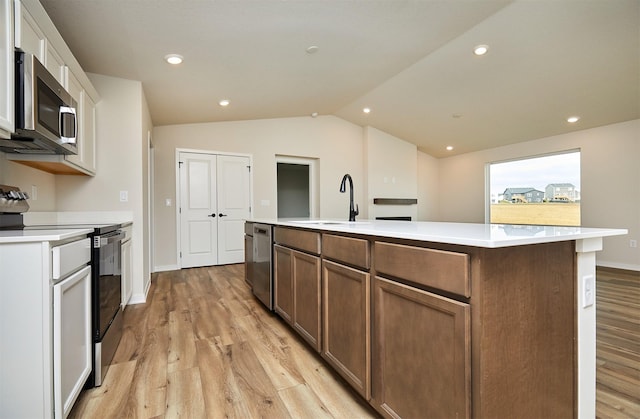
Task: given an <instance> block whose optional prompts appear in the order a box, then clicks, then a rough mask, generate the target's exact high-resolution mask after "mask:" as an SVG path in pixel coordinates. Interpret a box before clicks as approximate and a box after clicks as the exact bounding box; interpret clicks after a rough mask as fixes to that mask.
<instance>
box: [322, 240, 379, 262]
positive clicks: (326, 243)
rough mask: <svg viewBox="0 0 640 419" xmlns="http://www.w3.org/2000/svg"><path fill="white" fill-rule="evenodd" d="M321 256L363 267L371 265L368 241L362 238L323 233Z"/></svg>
mask: <svg viewBox="0 0 640 419" xmlns="http://www.w3.org/2000/svg"><path fill="white" fill-rule="evenodd" d="M322 256H324V257H326V258H328V259H334V260H338V261H340V262H345V263H348V264H349V265H353V266H359V267H361V268H364V269H369V267H370V266H371V259H370V257H369V241H367V240H364V239H356V238H352V237H343V236H336V235H333V234H323V235H322Z"/></svg>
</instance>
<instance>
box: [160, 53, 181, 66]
mask: <svg viewBox="0 0 640 419" xmlns="http://www.w3.org/2000/svg"><path fill="white" fill-rule="evenodd" d="M164 59H165V60H166V61H167V62H168V63H169V64H174V65H175V64H180V63H181V62H182V60H183V57H182V55H178V54H168V55H165V56H164Z"/></svg>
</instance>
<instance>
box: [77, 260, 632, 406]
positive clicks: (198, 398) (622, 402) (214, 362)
mask: <svg viewBox="0 0 640 419" xmlns="http://www.w3.org/2000/svg"><path fill="white" fill-rule="evenodd" d="M597 276H598V277H597V298H598V303H597V310H598V311H597V313H598V314H597V316H598V317H597V325H598V342H597V345H598V347H597V350H598V352H597V358H598V360H597V362H598V370H597V405H596V410H597V415H598V417H599V418H603V419H604V418H640V394H639V393H640V369H639V368H640V276H639V275H638V274H636V273H630V272H628V271H618V270H609V269H606V270H603V269H599V270H598V275H597ZM243 278H244V267H243V265H227V266H217V267H206V268H196V269H184V270H181V271H172V272H163V273H159V274H154V275H153V282H152V285H151V289H150V291H149V298H148V302H147V303H146V304H141V305H136V306H129V307H127V309H126V311H125V334H124V336H123V339H122V341H121V343H120V346H119V348H118V351H117V353H116V355H115V362H116V363H115V365H113V366H112V367H111V369H110V370H109V373H108V374H107V377H106V380H105V382H104V383H103V385H102V386H101V387H98V388H95V389H92V390H88V391H84V392H83V393H82V394H81V395H80V397H79V399H78V401H77V402H76V405H75V407H74V409H73V411H72V412H71V415H70V417H72V418H162V417H164V418H174V417H184V418H207V417H208V418H278V419H280V418H288V417H291V418H320V417H327V418H330V417H334V418H371V417H377V414H376V412H374V411H373V410H372V409H371V408H370V407H369V406H367V405H365V404H364V403H362V402H361V401H360V399H359V398H358V396H356V395H355V393H353V392H352V391H351V389H350V388H349V387H348V386H347V385H346V384H345V383H344V382H343V381H342V380H341V379H340V378H339V377H337V376H336V375H335V374H334V373H333V372H332V371H331V370H330V369H329V368H328V367H327V366H326V365H325V364H324V362H323V361H322V359H320V357H319V356H317V355H315V354H313V353H312V352H311V350H310V348H309V347H308V346H307V345H306V344H305V343H304V342H303V341H301V340H300V339H299V338H298V337H297V336H296V335H295V333H293V332H292V331H291V329H290V328H289V327H288V326H287V325H286V324H285V323H283V322H282V321H281V320H280V319H279V318H277V317H276V316H275V315H273V314H269V313H268V312H267V311H265V310H264V309H263V307H262V306H261V305H260V303H258V302H257V300H255V299H254V298H253V296H252V295H251V293H250V291H249V289H248V288H247V286H246V284H245V283H244V279H243Z"/></svg>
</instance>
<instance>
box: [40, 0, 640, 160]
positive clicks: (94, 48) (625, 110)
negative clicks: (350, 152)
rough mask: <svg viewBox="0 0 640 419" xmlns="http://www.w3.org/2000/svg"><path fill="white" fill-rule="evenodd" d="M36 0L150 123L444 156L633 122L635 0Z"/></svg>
mask: <svg viewBox="0 0 640 419" xmlns="http://www.w3.org/2000/svg"><path fill="white" fill-rule="evenodd" d="M41 3H42V4H43V5H44V7H45V9H46V10H47V12H48V13H49V15H50V16H51V19H52V20H53V22H54V23H55V25H56V26H57V27H58V29H59V31H60V33H61V34H62V36H63V37H64V39H65V40H66V41H67V43H68V44H69V47H70V48H71V50H72V51H73V52H74V54H75V55H76V58H77V59H78V61H79V62H80V64H81V65H82V67H83V68H84V69H85V71H88V72H93V73H99V74H104V75H110V76H115V77H121V78H126V79H133V80H140V81H142V84H143V87H144V91H145V96H146V98H147V102H148V105H149V109H150V112H151V116H152V119H153V123H154V125H169V124H183V123H194V122H210V121H233V120H249V119H262V118H277V117H293V116H309V115H311V114H312V113H313V112H317V113H319V114H320V115H336V116H339V117H341V118H343V119H346V120H348V121H351V122H353V123H355V124H358V125H362V126H366V125H370V126H373V127H375V128H378V129H380V130H382V131H385V132H388V133H390V134H392V135H394V136H397V137H399V138H402V139H404V140H407V141H410V142H412V143H415V144H417V145H418V147H419V148H420V149H421V150H423V151H425V152H427V153H429V154H431V155H432V156H435V157H444V156H448V155H453V154H458V153H465V152H470V151H475V150H480V149H486V148H490V147H496V146H500V145H505V144H510V143H515V142H520V141H526V140H531V139H535V138H541V137H546V136H550V135H555V134H560V133H565V132H569V131H574V130H580V129H586V128H592V127H596V126H601V125H607V124H611V123H616V122H621V121H627V120H631V119H637V118H640V0H575V1H568V0H562V1H560V0H521V1H514V2H511V1H502V0H495V1H493V0H492V1H489V0H474V1H471V0H461V1H456V0H182V1H176V0H154V1H149V0H90V1H88V0H41ZM478 44H487V45H489V47H490V50H489V53H488V54H487V55H485V56H483V57H476V56H474V55H473V53H472V49H473V47H474V46H476V45H478ZM312 45H315V46H318V47H319V49H318V51H317V52H316V53H315V54H308V53H306V51H305V50H306V48H307V47H309V46H312ZM169 53H177V54H180V55H183V56H184V63H183V64H181V65H180V66H170V65H169V64H167V63H166V62H165V61H164V60H163V57H164V56H165V55H166V54H169ZM223 98H224V99H229V100H230V101H231V105H229V106H228V107H227V108H222V107H220V106H219V105H218V101H219V100H220V99H223ZM365 106H367V107H370V108H371V110H372V111H371V113H370V114H368V115H365V114H364V113H363V112H362V108H363V107H365ZM574 114H575V115H579V116H580V117H581V119H580V121H579V122H578V123H577V124H575V125H570V124H568V123H567V122H566V118H567V117H568V116H570V115H574ZM454 115H455V117H454ZM604 140H606V139H603V141H604ZM447 145H452V146H454V147H455V148H454V150H453V151H450V152H448V151H446V150H445V147H446V146H447Z"/></svg>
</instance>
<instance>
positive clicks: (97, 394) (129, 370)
mask: <svg viewBox="0 0 640 419" xmlns="http://www.w3.org/2000/svg"><path fill="white" fill-rule="evenodd" d="M136 364H137V361H129V362H123V363H120V364H115V365H112V366H111V368H110V369H109V374H107V375H106V377H105V380H104V382H103V383H102V386H100V387H97V388H95V389H92V390H90V391H86V392H84V394H83V396H84V397H82V398H81V400H78V402H77V403H76V405H75V406H74V409H73V410H72V411H71V413H70V414H69V417H70V418H83V417H91V416H92V415H94V414H95V413H96V412H100V415H101V416H102V417H110V418H115V417H121V415H122V414H123V412H125V411H126V407H125V406H126V403H127V399H128V397H129V390H130V388H131V381H132V379H133V375H134V371H135V369H136Z"/></svg>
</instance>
